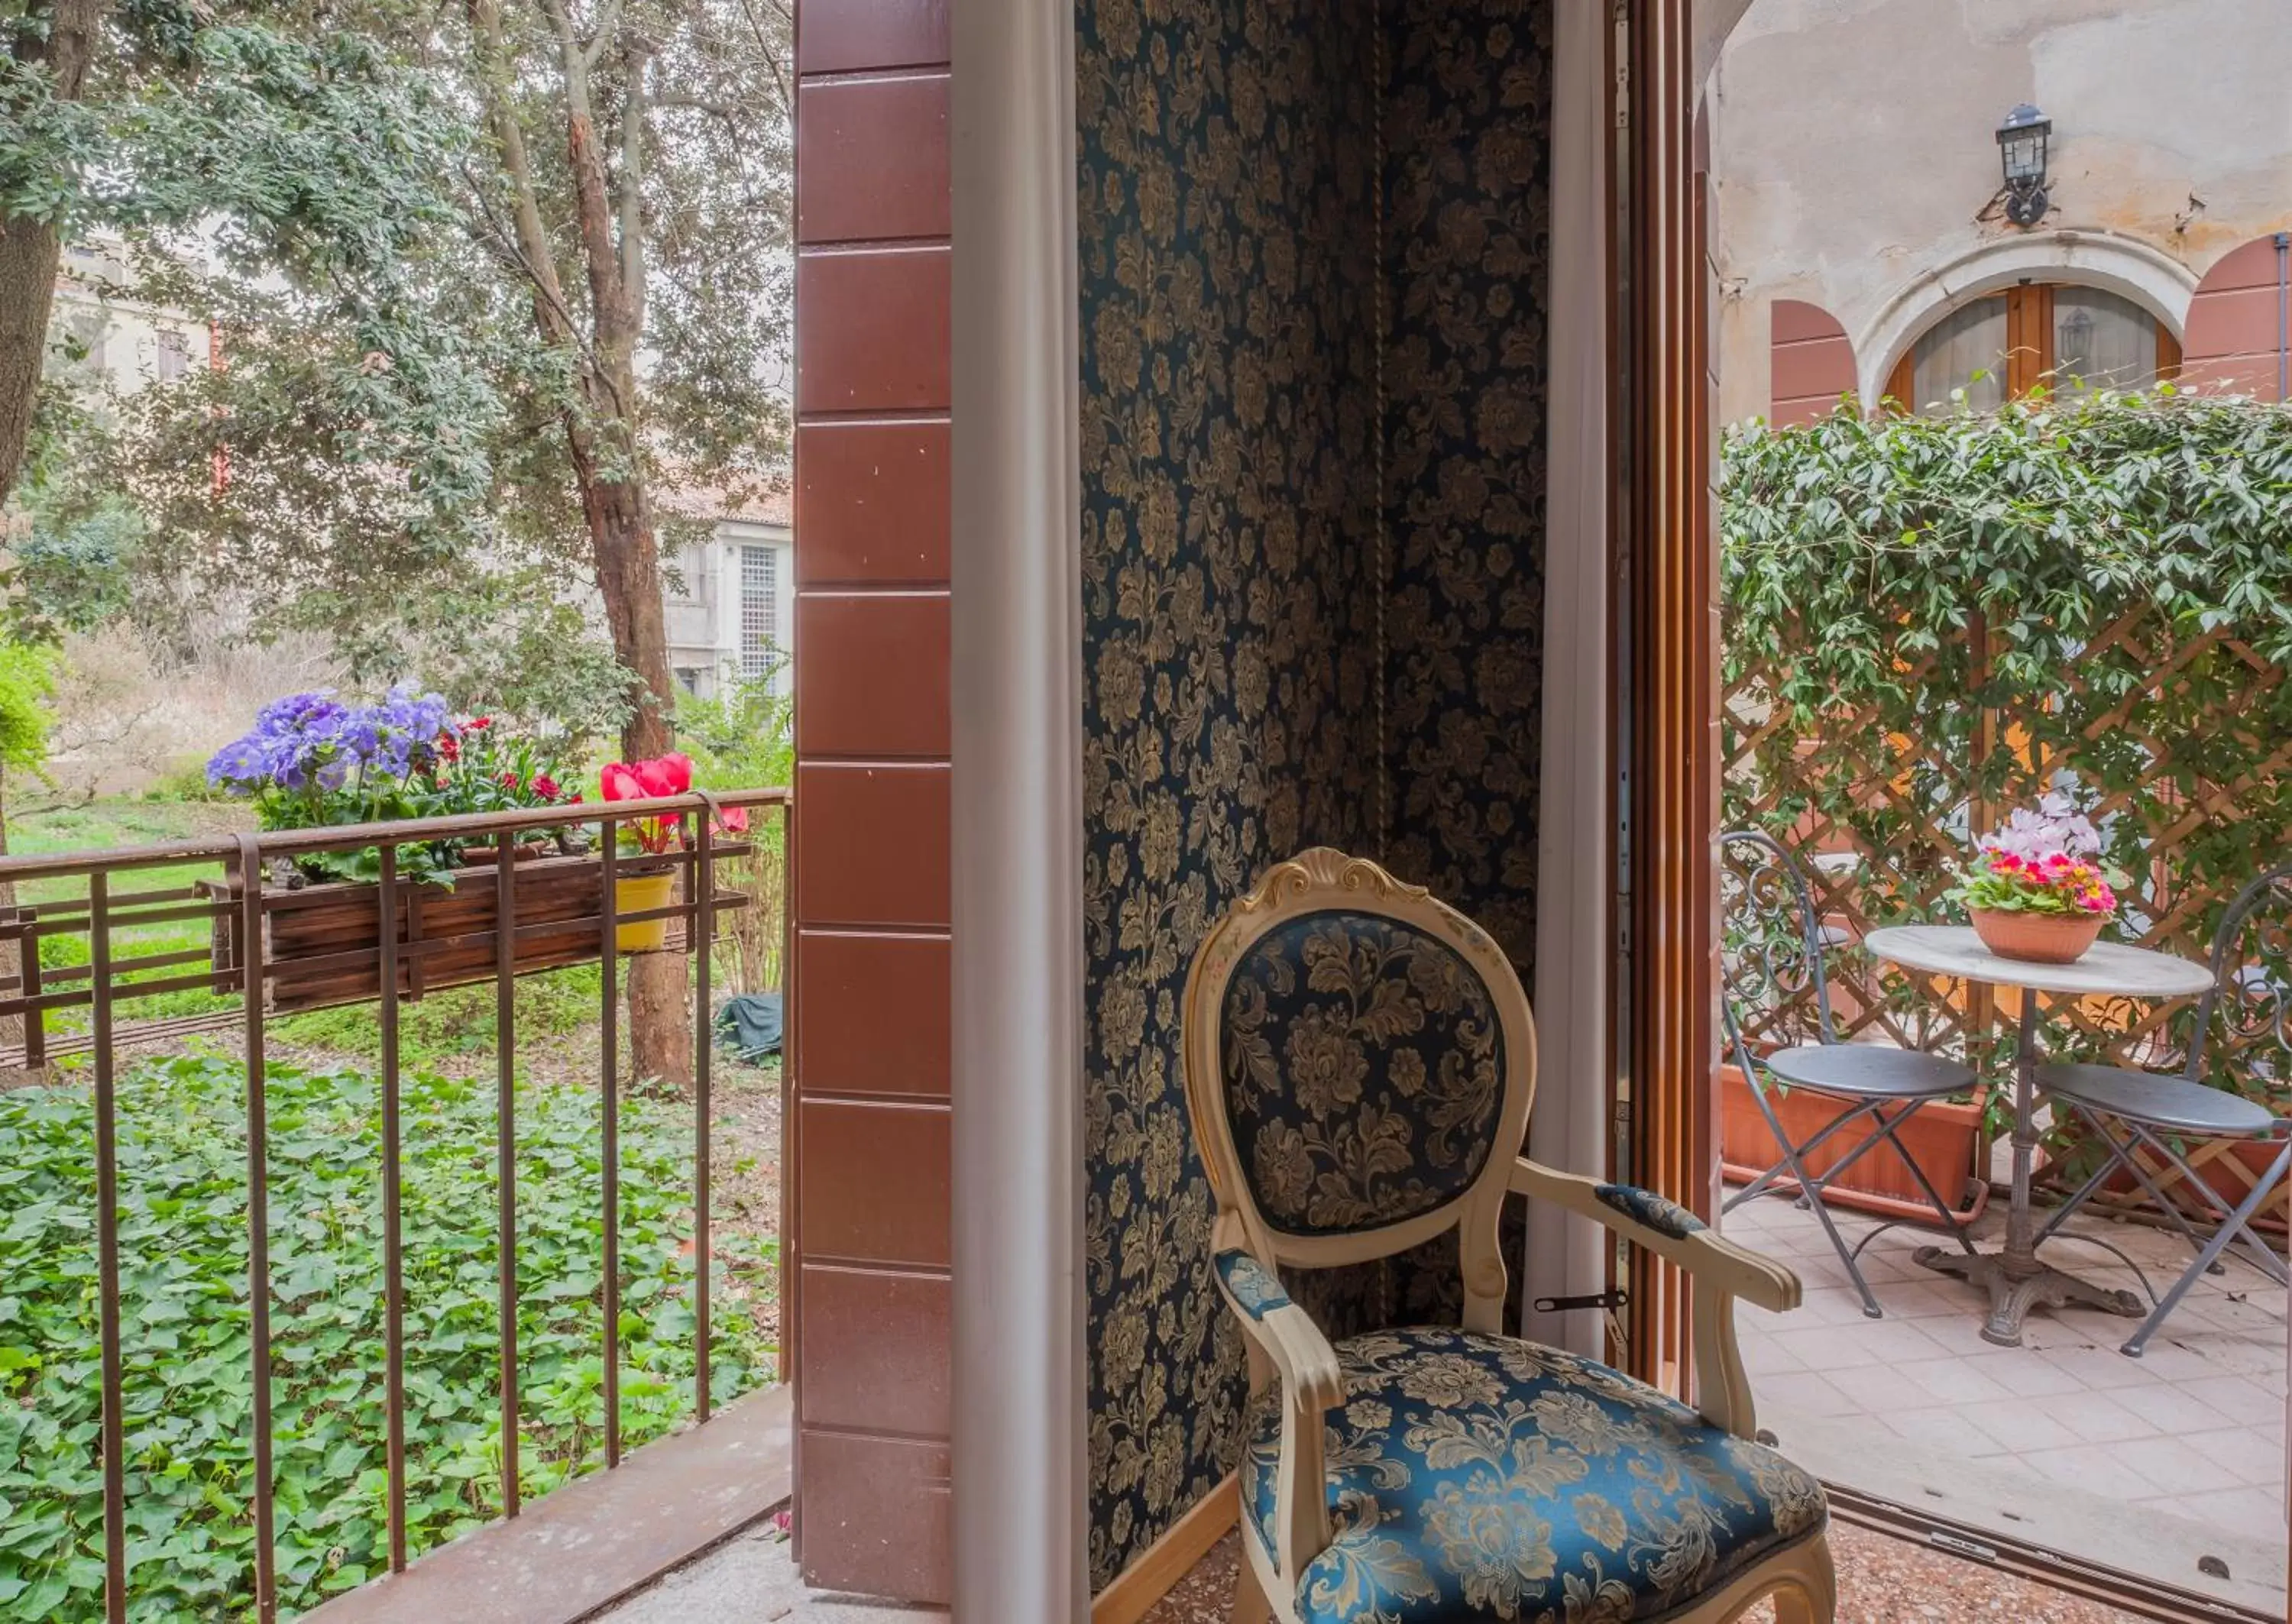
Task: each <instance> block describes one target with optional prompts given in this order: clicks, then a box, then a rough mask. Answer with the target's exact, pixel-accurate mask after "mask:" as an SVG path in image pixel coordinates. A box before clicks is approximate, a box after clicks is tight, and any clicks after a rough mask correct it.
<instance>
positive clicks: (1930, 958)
mask: <svg viewBox="0 0 2292 1624" xmlns="http://www.w3.org/2000/svg"><path fill="white" fill-rule="evenodd" d="M1862 945H1864V946H1865V947H1867V948H1868V949H1869V950H1870V953H1871V955H1872V956H1873V957H1874V958H1879V959H1884V960H1885V961H1887V962H1888V963H1890V964H1900V965H1902V966H1904V967H1906V968H1908V969H1914V970H1931V971H1933V973H1934V974H1935V975H1938V976H1962V977H1965V979H1967V980H1969V981H1983V982H1988V983H1989V985H1992V986H2005V987H2028V988H2030V989H2031V990H2032V991H2034V992H2039V993H2114V994H2118V995H2121V996H2124V997H2127V998H2193V997H2195V996H2196V995H2197V994H2198V993H2201V992H2203V991H2204V990H2205V989H2206V988H2207V987H2208V986H2210V985H2212V984H2213V973H2212V971H2211V970H2210V969H2207V967H2206V966H2204V965H2201V964H2199V963H2196V962H2195V961H2192V960H2189V959H2181V958H2175V956H2174V955H2173V954H2171V953H2152V952H2151V951H2150V950H2149V949H2147V948H2145V947H2127V946H2125V945H2122V944H2121V943H2117V942H2096V943H2094V945H2093V946H2092V947H2091V948H2090V949H2089V950H2088V951H2087V952H2086V955H2085V957H2084V958H2082V959H2079V960H2078V961H2077V962H2076V963H2074V964H2032V963H2030V961H2028V960H2026V959H2006V958H2001V957H1999V956H1998V955H1997V954H1996V953H1991V952H1990V951H1989V949H1988V948H1987V947H1984V946H1983V945H1981V937H1978V936H1976V935H1975V934H1974V933H1973V926H1971V925H1888V926H1886V927H1884V929H1878V930H1874V931H1872V932H1871V933H1870V934H1869V935H1868V936H1867V937H1863V938H1862Z"/></svg>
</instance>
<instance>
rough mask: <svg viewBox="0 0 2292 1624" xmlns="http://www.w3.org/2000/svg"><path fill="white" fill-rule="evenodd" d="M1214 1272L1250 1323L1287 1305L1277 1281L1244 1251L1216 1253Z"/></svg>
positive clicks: (1287, 1298) (1287, 1299)
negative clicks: (1251, 1320)
mask: <svg viewBox="0 0 2292 1624" xmlns="http://www.w3.org/2000/svg"><path fill="white" fill-rule="evenodd" d="M1217 1272H1218V1278H1219V1279H1220V1280H1222V1281H1223V1282H1225V1289H1226V1294H1227V1295H1228V1296H1229V1297H1231V1298H1233V1300H1234V1304H1235V1306H1237V1307H1239V1309H1240V1310H1241V1311H1242V1312H1243V1313H1244V1314H1247V1315H1248V1316H1249V1317H1250V1318H1251V1319H1253V1320H1262V1319H1263V1318H1264V1317H1265V1316H1266V1315H1267V1314H1271V1313H1272V1312H1273V1311H1274V1310H1275V1309H1276V1308H1287V1306H1289V1293H1287V1291H1284V1290H1282V1289H1281V1282H1280V1280H1279V1278H1278V1277H1277V1276H1276V1275H1275V1274H1274V1273H1273V1271H1272V1270H1271V1269H1269V1268H1267V1267H1266V1266H1264V1265H1263V1264H1262V1263H1260V1262H1259V1261H1258V1260H1257V1259H1256V1258H1253V1257H1251V1256H1250V1255H1249V1254H1248V1253H1247V1252H1241V1251H1233V1252H1220V1253H1219V1254H1218V1255H1217Z"/></svg>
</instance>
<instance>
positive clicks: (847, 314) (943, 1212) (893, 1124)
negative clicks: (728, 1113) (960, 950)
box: [789, 0, 952, 1602]
mask: <svg viewBox="0 0 2292 1624" xmlns="http://www.w3.org/2000/svg"><path fill="white" fill-rule="evenodd" d="M796 66H797V71H798V88H797V92H796V241H797V259H796V399H795V406H796V442H795V455H796V474H795V478H796V502H795V568H796V583H797V592H796V631H795V694H796V801H797V807H798V812H797V819H798V824H797V850H796V870H795V904H794V905H795V920H796V931H797V938H796V953H797V955H798V968H797V975H796V978H795V981H796V998H797V1009H796V1011H795V1046H796V1049H795V1068H796V1069H795V1077H796V1099H797V1105H796V1121H795V1122H794V1123H793V1124H791V1125H790V1136H789V1137H790V1141H791V1146H792V1149H793V1156H792V1160H793V1162H794V1164H795V1237H794V1253H795V1262H796V1268H795V1290H796V1293H797V1302H796V1305H795V1314H794V1315H793V1320H794V1331H793V1339H794V1340H793V1347H794V1352H795V1381H796V1439H797V1441H796V1450H797V1455H796V1524H797V1525H796V1539H797V1556H798V1559H799V1561H800V1563H801V1564H802V1566H803V1572H804V1576H805V1578H806V1579H807V1580H810V1581H811V1583H813V1584H815V1585H819V1586H822V1587H825V1588H835V1589H844V1590H853V1591H860V1592H864V1593H867V1594H870V1595H876V1596H900V1597H904V1598H907V1599H910V1600H916V1601H934V1602H937V1601H945V1600H946V1599H948V1595H949V1591H950V1587H951V1581H952V1572H951V1563H950V1556H949V1548H948V1295H949V1275H948V1221H949V1207H948V963H949V959H948V953H949V938H948V402H949V391H948V260H949V248H948V206H949V194H948V129H947V114H948V32H947V6H946V3H945V0H800V3H799V4H798V6H797V15H796Z"/></svg>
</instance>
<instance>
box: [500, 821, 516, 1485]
mask: <svg viewBox="0 0 2292 1624" xmlns="http://www.w3.org/2000/svg"><path fill="white" fill-rule="evenodd" d="M517 835H518V832H517V831H516V830H514V829H504V830H503V831H502V832H501V834H500V837H499V840H500V843H499V845H498V846H497V847H496V848H495V853H494V864H495V866H494V876H495V878H494V883H495V886H496V890H495V894H494V896H495V902H494V1057H495V1063H496V1064H495V1072H494V1078H495V1082H494V1087H495V1133H496V1142H495V1146H494V1149H495V1155H496V1162H497V1163H498V1166H499V1170H500V1186H501V1188H500V1195H501V1270H500V1273H501V1282H500V1283H501V1419H502V1515H504V1516H505V1517H513V1516H515V1515H517V1514H518V1447H517V1445H518V1437H517V1414H518V1402H517Z"/></svg>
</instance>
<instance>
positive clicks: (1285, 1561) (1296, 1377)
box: [1214, 1248, 1345, 1590]
mask: <svg viewBox="0 0 2292 1624" xmlns="http://www.w3.org/2000/svg"><path fill="white" fill-rule="evenodd" d="M1214 1262H1215V1273H1216V1274H1217V1282H1218V1294H1219V1295H1220V1296H1222V1297H1223V1298H1225V1301H1226V1306H1228V1307H1230V1308H1231V1309H1232V1310H1233V1311H1234V1314H1235V1315H1236V1316H1237V1317H1238V1318H1239V1320H1240V1322H1241V1330H1242V1334H1243V1335H1244V1336H1246V1337H1247V1338H1248V1339H1249V1340H1250V1342H1251V1343H1252V1344H1253V1345H1255V1347H1256V1348H1257V1349H1258V1351H1259V1352H1260V1353H1262V1354H1263V1355H1264V1356H1265V1358H1266V1360H1267V1361H1268V1362H1269V1363H1271V1364H1272V1366H1273V1369H1274V1371H1275V1373H1276V1374H1277V1375H1278V1376H1279V1378H1280V1379H1281V1460H1280V1464H1279V1467H1277V1468H1276V1470H1277V1472H1278V1474H1279V1475H1278V1477H1277V1479H1276V1491H1275V1510H1274V1536H1275V1538H1274V1546H1275V1548H1274V1552H1273V1559H1274V1564H1275V1566H1276V1567H1277V1568H1279V1571H1280V1574H1281V1580H1282V1583H1283V1584H1285V1585H1287V1586H1288V1587H1289V1588H1291V1589H1292V1590H1295V1588H1296V1585H1297V1580H1298V1576H1299V1575H1300V1574H1301V1573H1303V1572H1304V1570H1305V1564H1307V1563H1309V1562H1311V1561H1312V1560H1313V1558H1314V1557H1316V1556H1320V1554H1321V1553H1322V1552H1323V1551H1325V1550H1327V1549H1328V1547H1329V1539H1330V1532H1329V1503H1328V1488H1327V1486H1326V1484H1327V1478H1326V1475H1325V1468H1324V1467H1323V1465H1322V1454H1323V1447H1322V1435H1321V1417H1322V1416H1323V1415H1324V1414H1326V1413H1327V1412H1328V1411H1331V1410H1334V1409H1335V1408H1336V1406H1338V1405H1339V1404H1342V1403H1344V1399H1345V1380H1344V1371H1343V1370H1342V1369H1341V1368H1340V1367H1339V1365H1338V1363H1337V1350H1336V1348H1334V1347H1330V1346H1329V1339H1328V1337H1326V1336H1324V1335H1323V1334H1322V1332H1321V1328H1320V1326H1319V1325H1316V1324H1315V1323H1313V1316H1312V1315H1311V1314H1307V1313H1306V1312H1305V1311H1304V1310H1303V1308H1300V1307H1299V1306H1297V1305H1296V1304H1295V1303H1293V1302H1291V1301H1290V1300H1289V1294H1288V1293H1287V1292H1286V1291H1284V1290H1282V1289H1281V1282H1280V1281H1279V1280H1278V1279H1276V1278H1275V1276H1274V1274H1273V1271H1272V1270H1271V1269H1269V1268H1267V1267H1266V1266H1264V1265H1263V1264H1262V1263H1260V1262H1259V1261H1258V1260H1257V1259H1256V1258H1254V1257H1252V1256H1251V1255H1250V1254H1249V1253H1247V1252H1246V1251H1243V1250H1239V1249H1238V1248H1236V1249H1230V1250H1223V1251H1220V1252H1218V1253H1217V1254H1216V1256H1215V1259H1214ZM1245 1560H1247V1558H1246V1557H1245Z"/></svg>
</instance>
